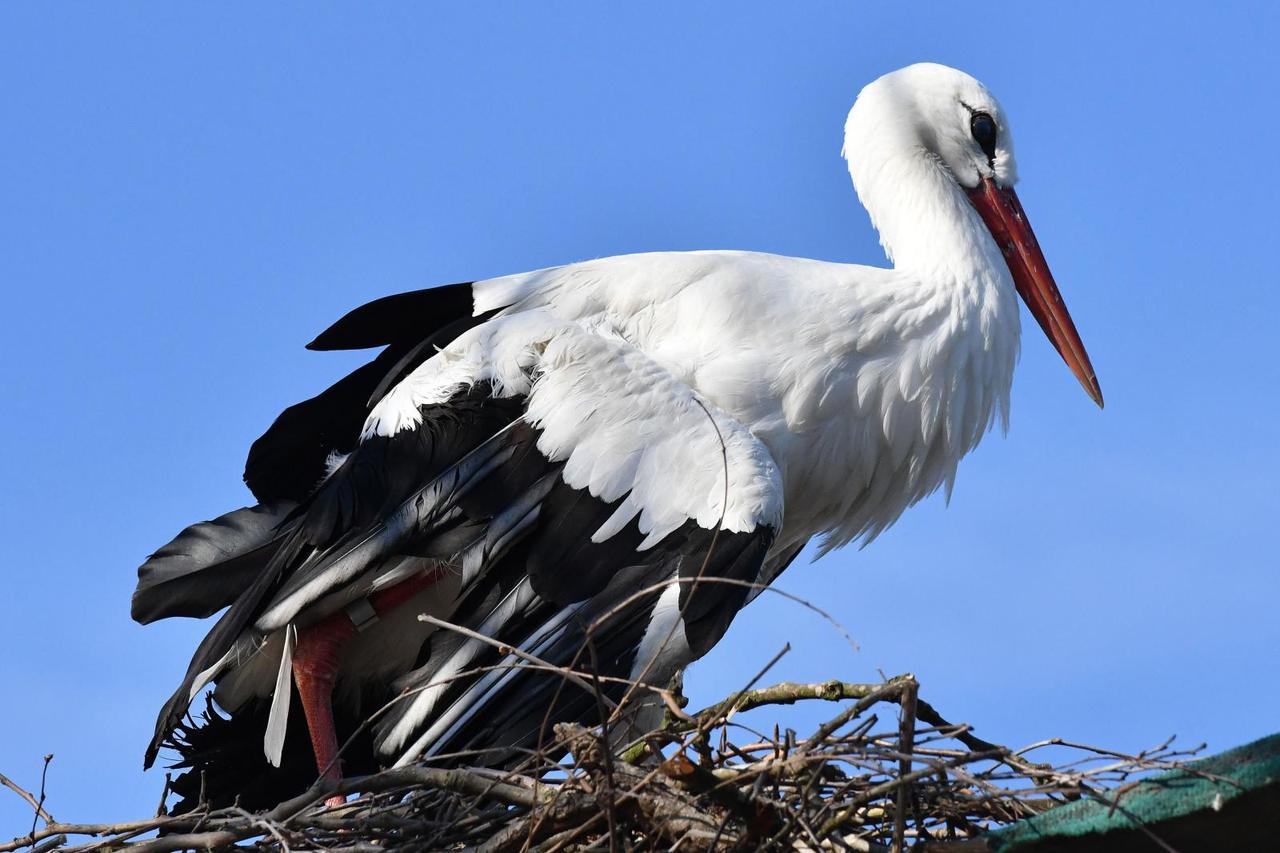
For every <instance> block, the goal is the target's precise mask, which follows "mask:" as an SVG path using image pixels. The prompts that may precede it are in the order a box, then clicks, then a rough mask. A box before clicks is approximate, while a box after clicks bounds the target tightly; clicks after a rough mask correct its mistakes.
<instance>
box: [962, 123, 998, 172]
mask: <svg viewBox="0 0 1280 853" xmlns="http://www.w3.org/2000/svg"><path fill="white" fill-rule="evenodd" d="M969 131H970V132H971V133H972V134H973V141H974V142H977V143H978V147H979V148H981V149H982V153H983V154H986V155H987V162H988V163H990V164H991V165H993V166H994V165H995V163H996V120H995V119H993V118H992V117H991V116H990V114H988V113H974V114H973V117H972V118H970V119H969Z"/></svg>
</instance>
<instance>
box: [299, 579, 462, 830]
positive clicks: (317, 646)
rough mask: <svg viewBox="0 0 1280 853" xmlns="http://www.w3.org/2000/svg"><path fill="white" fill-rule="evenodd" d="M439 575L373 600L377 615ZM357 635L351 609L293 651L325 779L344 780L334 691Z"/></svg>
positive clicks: (336, 800) (306, 632) (311, 629)
mask: <svg viewBox="0 0 1280 853" xmlns="http://www.w3.org/2000/svg"><path fill="white" fill-rule="evenodd" d="M438 576H439V575H438V573H436V572H432V573H430V574H426V575H418V576H417V577H412V578H409V579H408V580H406V581H401V582H400V583H398V584H396V585H395V586H393V587H389V588H388V589H384V590H380V591H379V592H376V593H374V594H373V595H371V596H369V604H370V605H371V606H372V607H373V611H374V613H376V614H378V615H379V616H382V615H384V614H386V613H388V612H390V611H391V610H394V609H395V608H396V607H398V606H400V605H401V604H403V603H405V602H406V601H408V600H409V599H410V598H412V597H413V596H414V595H416V594H417V593H418V592H420V591H421V590H423V589H426V588H427V587H428V586H430V585H431V584H433V583H435V582H436V578H437V577H438ZM355 635H356V626H355V625H354V624H353V623H352V622H351V618H350V617H349V616H348V615H347V613H346V611H343V610H340V611H338V612H337V613H334V614H332V615H331V616H327V617H325V618H324V619H321V620H320V621H319V622H316V623H315V624H313V625H308V626H306V627H305V628H301V629H299V630H298V642H297V645H296V646H295V648H294V652H293V680H294V682H295V683H296V684H297V685H298V694H299V696H300V697H301V698H302V712H303V714H304V715H306V718H307V731H308V732H309V733H310V734H311V749H312V751H313V752H314V753H315V757H316V771H317V772H319V773H320V774H321V776H322V777H323V778H325V779H332V780H333V781H335V782H336V781H338V780H340V779H341V778H342V766H341V761H340V760H339V759H338V731H337V729H336V728H335V727H334V724H333V688H334V684H335V683H336V682H337V680H338V654H339V652H340V651H341V650H342V647H343V646H344V645H346V644H347V642H348V641H350V640H351V638H352V637H354V636H355ZM343 802H345V799H344V798H343V797H338V796H335V797H330V798H329V799H328V800H326V801H325V805H329V806H335V805H342V803H343Z"/></svg>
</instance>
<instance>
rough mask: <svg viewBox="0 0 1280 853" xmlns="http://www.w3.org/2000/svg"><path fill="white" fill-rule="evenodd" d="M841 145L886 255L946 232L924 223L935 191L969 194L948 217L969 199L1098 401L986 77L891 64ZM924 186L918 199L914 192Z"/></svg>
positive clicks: (861, 98)
mask: <svg viewBox="0 0 1280 853" xmlns="http://www.w3.org/2000/svg"><path fill="white" fill-rule="evenodd" d="M844 155H845V157H846V159H847V160H848V161H849V172H850V174H851V175H852V176H853V183H854V187H855V188H856V189H857V191H858V196H859V198H860V199H861V200H862V203H863V205H864V206H865V207H866V208H867V210H868V212H869V213H870V214H871V218H872V221H873V222H874V223H875V225H876V227H877V228H878V229H879V230H880V234H881V242H882V243H883V244H884V246H885V249H886V251H887V252H888V253H889V255H890V257H893V256H894V253H895V252H894V250H895V246H898V247H902V246H904V245H905V246H920V245H929V244H930V243H931V242H935V241H937V240H938V239H939V238H940V237H941V236H942V235H937V234H924V233H920V232H921V228H922V224H921V223H922V222H923V221H925V220H926V217H924V216H921V213H922V212H923V210H922V208H930V207H931V208H934V210H932V211H931V212H932V213H934V214H937V212H938V211H937V210H936V208H938V207H944V208H945V206H946V205H945V204H940V203H939V202H938V198H943V199H948V200H950V199H963V200H962V201H957V202H955V204H956V205H957V206H958V207H959V208H961V209H958V210H956V211H954V212H955V214H956V215H955V216H953V217H951V219H952V220H953V221H955V222H963V221H967V220H969V219H971V218H972V213H969V212H968V209H969V208H971V209H972V211H974V212H976V213H977V215H978V217H979V218H980V220H981V222H982V223H983V225H984V226H985V228H986V230H987V231H989V232H990V235H991V238H992V239H993V240H994V242H995V246H996V247H997V248H998V249H999V251H1000V253H1001V255H1002V256H1003V257H1004V261H1005V263H1006V264H1007V266H1008V268H1009V273H1010V276H1011V277H1012V279H1013V283H1014V285H1015V287H1016V288H1017V290H1018V294H1019V295H1020V296H1021V297H1022V299H1023V301H1024V302H1025V303H1026V305H1027V308H1028V310H1030V312H1031V315H1032V316H1033V317H1035V318H1036V322H1037V323H1039V325H1040V328H1041V329H1043V330H1044V332H1045V334H1046V335H1047V336H1048V337H1049V340H1050V341H1051V342H1052V343H1053V346H1054V348H1055V349H1057V351H1058V354H1059V355H1061V356H1062V359H1063V361H1065V362H1066V363H1067V366H1068V367H1069V368H1070V369H1071V372H1072V373H1073V374H1075V377H1076V378H1077V379H1078V380H1079V381H1080V384H1081V385H1082V386H1084V389H1085V391H1086V393H1088V394H1089V396H1090V398H1092V399H1093V401H1094V402H1095V403H1097V404H1098V405H1099V406H1101V405H1102V389H1101V388H1100V387H1099V385H1098V379H1097V376H1096V375H1095V373H1094V370H1093V365H1092V364H1090V362H1089V356H1088V353H1086V352H1085V349H1084V344H1083V343H1082V342H1081V340H1080V335H1079V333H1078V332H1077V331H1076V327H1075V323H1073V322H1072V320H1071V315H1070V314H1069V313H1068V312H1067V308H1066V305H1065V304H1064V303H1063V301H1062V294H1061V293H1059V292H1058V286H1057V284H1056V283H1055V282H1054V280H1053V274H1052V273H1050V272H1049V265H1048V263H1047V262H1046V261H1045V258H1044V254H1043V253H1042V252H1041V250H1040V245H1039V243H1037V242H1036V237H1035V233H1034V232H1033V231H1032V230H1031V223H1030V222H1029V221H1028V220H1027V216H1026V213H1025V212H1024V211H1023V209H1022V204H1021V203H1020V202H1019V201H1018V196H1017V194H1016V193H1014V191H1013V185H1014V184H1015V183H1017V180H1018V169H1017V164H1016V162H1015V160H1014V155H1013V135H1012V133H1011V132H1010V130H1009V121H1008V118H1007V117H1006V116H1005V113H1004V110H1003V109H1001V108H1000V104H999V102H998V101H996V99H995V97H994V96H993V95H992V94H991V93H990V92H989V91H987V88H986V87H985V86H983V85H982V84H981V83H979V82H978V81H977V80H975V79H974V78H972V77H970V76H969V75H968V74H965V73H964V72H963V71H958V70H956V69H954V68H948V67H947V66H945V65H937V64H935V63H930V62H923V63H919V64H917V65H910V66H907V67H906V68H903V69H900V70H898V71H894V72H891V73H889V74H886V75H884V76H883V77H881V78H879V79H878V80H876V81H874V82H872V83H870V84H868V85H867V86H866V88H864V89H863V90H862V92H861V94H859V95H858V100H857V102H856V103H855V104H854V105H853V109H852V110H850V112H849V119H848V122H847V123H846V125H845V143H844ZM931 184H941V185H942V186H941V188H940V189H941V192H940V193H938V194H932V190H935V189H939V187H936V186H931ZM921 188H923V192H921V194H920V199H919V200H917V201H918V203H917V204H916V205H915V206H914V207H913V206H912V204H910V202H911V201H912V199H911V197H910V196H911V194H912V192H913V191H916V190H918V189H921ZM944 213H945V211H944ZM936 218H937V217H936V216H935V220H936Z"/></svg>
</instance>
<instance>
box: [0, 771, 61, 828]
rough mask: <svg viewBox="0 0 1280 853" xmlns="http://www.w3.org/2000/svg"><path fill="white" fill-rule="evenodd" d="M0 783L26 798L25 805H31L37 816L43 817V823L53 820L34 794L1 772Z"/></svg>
mask: <svg viewBox="0 0 1280 853" xmlns="http://www.w3.org/2000/svg"><path fill="white" fill-rule="evenodd" d="M0 785H4V786H5V787H6V788H8V789H9V790H10V791H13V792H14V793H15V794H17V795H18V796H19V797H22V799H24V800H26V801H27V805H29V806H31V808H32V809H33V810H34V811H35V813H36V815H37V816H39V817H42V818H44V822H45V823H53V822H54V820H53V815H51V814H49V813H48V812H47V811H45V809H44V806H43V805H41V803H40V802H39V801H38V800H36V798H35V796H33V795H32V794H31V792H30V791H28V790H27V789H26V788H23V787H22V786H21V785H19V784H18V783H17V782H15V781H13V780H12V779H10V778H9V777H8V776H6V775H4V774H3V773H0Z"/></svg>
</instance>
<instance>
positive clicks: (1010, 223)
mask: <svg viewBox="0 0 1280 853" xmlns="http://www.w3.org/2000/svg"><path fill="white" fill-rule="evenodd" d="M968 193H969V200H970V201H971V202H973V206H974V207H975V208H977V210H978V215H979V216H981V217H982V221H983V222H985V223H986V224H987V228H988V229H990V231H991V236H992V237H994V238H995V240H996V245H997V246H999V247H1000V251H1001V252H1003V253H1004V259H1005V263H1007V264H1008V265H1009V272H1010V273H1012V274H1013V283H1014V285H1016V286H1017V288H1018V295H1020V296H1021V297H1022V301H1023V302H1025V303H1027V308H1029V309H1030V310H1031V316H1033V317H1035V318H1036V322H1037V323H1039V324H1040V328H1042V329H1044V333H1045V334H1046V335H1048V336H1049V340H1050V341H1051V342H1052V343H1053V346H1054V348H1055V349H1056V350H1057V351H1058V354H1059V355H1061V356H1062V360H1063V361H1065V362H1066V363H1067V367H1069V368H1071V372H1072V373H1074V374H1075V375H1076V379H1079V380H1080V384H1081V385H1083V386H1084V390H1085V392H1087V393H1088V395H1089V396H1090V397H1091V398H1093V402H1095V403H1097V404H1098V407H1099V408H1101V407H1102V388H1101V387H1099V385H1098V377H1097V376H1095V375H1094V372H1093V365H1092V364H1090V363H1089V354H1088V353H1086V352H1085V351H1084V343H1082V342H1081V340H1080V333H1079V332H1077V331H1076V324H1075V323H1073V322H1071V315H1070V314H1068V313H1067V306H1066V305H1065V304H1064V303H1063V301H1062V294H1061V293H1059V292H1058V285H1056V284H1054V281H1053V273H1051V272H1049V264H1048V263H1046V262H1045V259H1044V253H1043V252H1041V251H1040V244H1039V243H1037V242H1036V235H1035V232H1033V231H1032V230H1031V223H1030V222H1028V221H1027V214H1026V213H1024V212H1023V210H1022V203H1021V202H1019V201H1018V196H1017V194H1016V193H1014V191H1013V190H1012V189H1002V188H1000V187H998V186H996V182H995V181H993V180H991V179H990V178H983V179H982V182H981V183H979V184H978V186H976V187H974V188H973V189H971V190H969V191H968Z"/></svg>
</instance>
